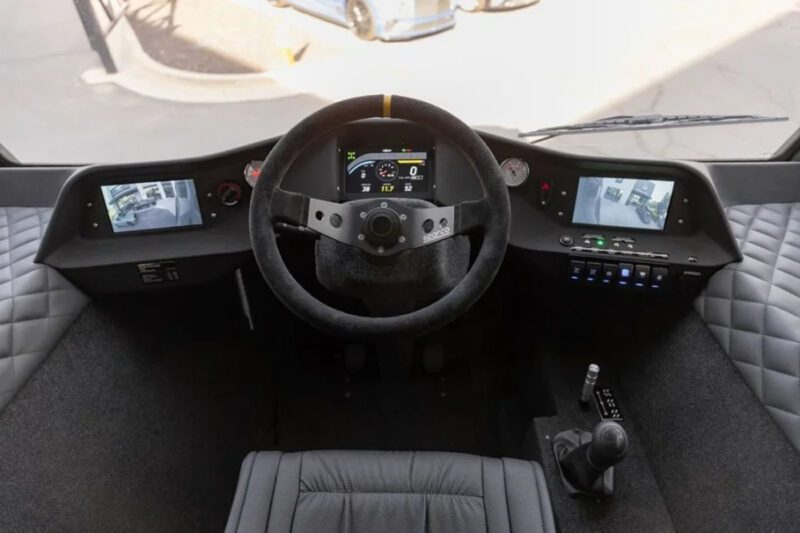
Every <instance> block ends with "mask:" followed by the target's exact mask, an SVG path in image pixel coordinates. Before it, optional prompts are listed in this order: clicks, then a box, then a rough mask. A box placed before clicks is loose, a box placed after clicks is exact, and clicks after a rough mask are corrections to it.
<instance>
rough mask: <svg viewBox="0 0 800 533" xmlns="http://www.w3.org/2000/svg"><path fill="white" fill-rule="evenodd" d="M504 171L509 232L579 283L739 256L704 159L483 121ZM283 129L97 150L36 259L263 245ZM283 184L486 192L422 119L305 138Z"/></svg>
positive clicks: (110, 283)
mask: <svg viewBox="0 0 800 533" xmlns="http://www.w3.org/2000/svg"><path fill="white" fill-rule="evenodd" d="M481 136H482V137H483V139H484V140H485V141H486V142H487V144H488V145H489V147H490V149H491V150H492V152H493V153H494V155H495V157H496V158H497V160H498V162H499V163H502V169H503V171H504V174H505V176H506V180H507V184H508V186H509V193H510V197H511V208H512V224H511V241H510V242H511V247H512V248H513V249H515V251H518V252H520V253H524V254H527V255H529V256H530V257H531V258H532V261H533V262H534V263H535V264H536V267H537V268H539V269H541V272H542V273H543V274H544V275H546V276H549V277H552V278H553V279H558V280H563V281H564V282H566V283H574V284H580V285H597V286H608V287H615V288H618V289H620V290H642V291H651V292H661V293H664V292H665V291H671V290H674V289H677V288H693V287H697V286H699V284H700V283H701V282H702V281H703V280H704V279H705V278H707V277H708V276H709V275H710V274H711V273H713V272H714V271H716V270H718V269H719V268H721V267H722V266H724V265H726V264H728V263H730V262H732V261H736V260H738V259H739V257H740V255H739V250H738V248H737V246H736V243H735V241H734V239H733V237H732V235H731V232H730V228H729V227H728V223H727V221H726V219H725V216H724V212H723V210H722V206H721V202H720V199H719V197H718V195H717V193H716V191H715V187H714V185H713V183H712V180H711V176H710V174H709V172H708V169H707V168H706V166H705V165H703V164H695V163H684V162H671V161H663V162H662V161H636V160H610V159H602V158H588V157H580V156H575V155H570V154H564V153H560V152H554V151H551V150H548V149H545V148H541V147H538V146H533V145H529V144H525V143H522V142H517V141H514V140H510V139H507V138H503V137H497V136H493V135H489V134H481ZM275 142H276V140H270V141H266V142H263V143H258V144H255V145H251V146H247V147H243V148H240V149H236V150H232V151H229V152H226V153H222V154H217V155H212V156H208V157H203V158H197V159H192V160H182V161H173V162H159V163H152V164H138V165H116V166H88V167H83V168H80V169H77V170H76V171H75V172H74V173H73V174H72V175H71V176H70V177H69V178H68V179H67V181H66V183H65V184H64V186H63V188H62V190H61V192H60V194H59V197H58V200H57V202H56V207H55V210H54V212H53V216H52V218H51V222H50V224H49V226H48V229H47V232H46V234H45V236H44V238H43V241H42V245H41V248H40V250H39V253H38V256H37V260H38V261H40V262H43V263H45V264H48V265H50V266H53V267H54V268H56V269H58V270H59V271H61V272H62V273H63V274H64V275H65V276H66V277H67V278H69V279H70V280H71V281H73V282H74V283H76V284H77V285H78V286H80V287H81V288H83V289H84V290H87V291H88V292H118V291H132V290H141V289H146V288H152V287H161V286H166V285H181V284H193V283H202V282H206V281H210V280H213V279H215V278H218V277H221V276H224V275H226V274H227V273H230V272H231V271H233V270H234V269H235V268H237V267H238V266H241V265H242V264H244V263H245V262H247V261H248V260H249V258H250V256H251V254H252V252H251V248H250V237H249V229H248V207H249V199H250V191H251V188H252V187H251V183H252V182H253V181H254V180H256V179H258V172H259V169H260V166H259V164H258V161H260V160H263V158H264V157H265V156H266V154H267V153H268V152H269V150H270V149H271V147H272V146H274V144H275ZM282 188H284V189H286V190H288V191H294V192H299V193H303V194H305V195H307V196H310V197H313V198H318V199H321V200H327V201H334V202H344V201H348V200H353V199H359V198H376V197H382V196H386V197H390V196H393V197H410V198H419V199H423V200H428V201H431V202H434V203H436V204H439V205H453V204H457V203H459V202H463V201H468V200H476V199H479V198H481V197H482V190H481V186H480V182H479V180H478V179H477V175H476V171H475V169H474V168H473V167H472V166H471V164H470V163H469V162H468V160H467V159H466V158H465V157H464V156H463V155H462V154H461V153H460V152H459V151H458V150H457V149H456V148H455V147H454V146H453V145H452V144H451V143H450V142H449V141H448V140H447V139H446V138H441V137H437V136H436V135H434V134H433V133H431V132H430V131H429V130H427V129H426V128H424V127H421V126H418V125H414V124H411V123H407V122H402V121H397V120H382V119H373V120H367V121H361V122H356V123H351V124H348V125H347V126H344V127H341V128H338V129H336V130H333V131H331V132H329V133H328V134H326V135H324V136H323V137H321V138H320V139H318V140H316V141H314V142H313V143H312V144H311V145H309V146H308V147H307V149H306V150H305V152H304V155H303V157H301V158H298V159H297V160H296V161H294V163H293V164H292V166H291V168H290V170H289V172H288V173H287V175H286V177H285V179H284V182H283V185H282Z"/></svg>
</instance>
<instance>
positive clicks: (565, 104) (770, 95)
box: [0, 0, 800, 163]
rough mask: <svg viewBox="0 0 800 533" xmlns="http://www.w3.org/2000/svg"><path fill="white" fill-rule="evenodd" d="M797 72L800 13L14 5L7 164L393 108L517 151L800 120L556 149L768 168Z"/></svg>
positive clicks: (5, 102) (722, 2) (242, 0)
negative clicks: (587, 125) (392, 104)
mask: <svg viewBox="0 0 800 533" xmlns="http://www.w3.org/2000/svg"><path fill="white" fill-rule="evenodd" d="M527 4H530V5H527ZM798 63H800V4H798V2H797V1H796V0H771V1H770V2H764V1H763V0H704V1H703V2H697V1H693V0H648V1H647V2H642V1H641V0H616V1H614V2H598V1H596V0H540V1H538V2H537V1H535V0H416V1H413V0H130V1H126V0H74V1H73V0H27V1H25V2H22V0H10V1H8V2H2V3H1V4H0V73H1V74H0V80H2V83H0V91H1V92H2V93H4V94H3V95H2V98H0V117H1V119H0V144H2V145H3V146H4V147H5V149H6V150H7V151H8V152H10V153H11V154H13V155H14V156H15V157H16V158H17V159H18V160H20V161H21V162H23V163H94V162H131V161H146V160H162V159H176V158H182V157H190V156H198V155H204V154H209V153H213V152H217V151H222V150H226V149H229V148H233V147H236V146H239V145H243V144H248V143H252V142H256V141H259V140H263V139H266V138H270V137H273V136H276V135H280V134H282V133H284V132H285V131H286V130H287V129H288V128H290V127H291V126H292V125H294V124H295V123H296V122H298V121H299V120H300V119H302V118H303V117H305V116H306V115H307V114H308V113H310V112H312V111H314V110H315V109H318V108H320V107H321V106H324V105H326V104H328V103H331V102H334V101H338V100H341V99H343V98H347V97H351V96H358V95H363V94H375V93H391V94H400V95H405V96H411V97H416V98H420V99H423V100H427V101H429V102H431V103H434V104H436V105H439V106H441V107H443V108H445V109H447V110H448V111H450V112H452V113H454V114H455V115H456V116H458V117H459V118H461V119H462V120H464V121H465V122H467V123H468V124H470V125H471V126H473V127H475V128H477V129H481V130H484V131H487V132H491V133H496V134H500V135H504V136H508V137H512V138H519V137H518V136H519V134H520V133H521V132H526V131H530V130H534V129H538V128H545V127H550V126H559V125H565V124H571V123H575V122H587V121H590V120H595V119H598V118H602V117H609V116H615V115H639V114H646V115H652V114H664V115H674V114H759V115H768V116H780V117H788V120H786V121H781V122H768V123H746V124H736V125H718V126H703V127H690V128H678V129H658V130H646V131H627V132H603V133H591V134H581V135H562V136H558V137H554V138H552V139H548V140H544V141H543V142H542V143H541V145H542V146H546V147H551V148H556V149H561V150H566V151H571V152H576V153H583V154H597V155H604V156H618V157H655V158H687V159H756V158H767V157H769V156H771V155H772V154H773V153H774V152H775V150H776V149H777V148H778V147H779V146H780V145H781V144H782V143H783V142H785V140H786V139H787V138H788V137H789V136H790V135H791V134H792V133H793V132H794V131H795V130H796V129H797V128H798V127H800V112H798V105H800V69H798V68H797V65H798ZM522 140H524V141H525V142H529V141H536V140H537V139H536V138H535V137H532V138H525V139H522Z"/></svg>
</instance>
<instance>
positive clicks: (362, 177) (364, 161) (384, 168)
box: [342, 147, 433, 198]
mask: <svg viewBox="0 0 800 533" xmlns="http://www.w3.org/2000/svg"><path fill="white" fill-rule="evenodd" d="M342 154H343V156H344V195H345V197H348V198H353V197H359V196H411V197H415V198H420V197H422V198H424V197H427V196H430V195H431V193H432V189H433V157H432V154H433V151H432V150H430V149H420V148H415V147H399V148H377V149H375V148H364V149H358V148H355V149H352V148H348V149H343V150H342Z"/></svg>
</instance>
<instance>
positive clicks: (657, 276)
mask: <svg viewBox="0 0 800 533" xmlns="http://www.w3.org/2000/svg"><path fill="white" fill-rule="evenodd" d="M667 273H668V270H667V269H666V268H664V267H653V272H652V273H651V274H650V286H651V287H653V288H654V289H657V288H659V287H661V286H662V285H663V284H664V283H665V282H666V280H667Z"/></svg>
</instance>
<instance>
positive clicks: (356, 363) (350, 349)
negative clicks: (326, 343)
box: [344, 344, 367, 374]
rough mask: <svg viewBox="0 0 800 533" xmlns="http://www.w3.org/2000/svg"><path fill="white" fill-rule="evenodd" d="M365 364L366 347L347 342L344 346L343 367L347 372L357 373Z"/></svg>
mask: <svg viewBox="0 0 800 533" xmlns="http://www.w3.org/2000/svg"><path fill="white" fill-rule="evenodd" d="M366 366H367V347H366V346H365V345H363V344H347V345H345V347H344V368H345V370H346V371H347V373H348V374H358V373H360V372H363V371H364V368H365V367H366Z"/></svg>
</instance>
